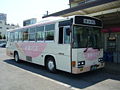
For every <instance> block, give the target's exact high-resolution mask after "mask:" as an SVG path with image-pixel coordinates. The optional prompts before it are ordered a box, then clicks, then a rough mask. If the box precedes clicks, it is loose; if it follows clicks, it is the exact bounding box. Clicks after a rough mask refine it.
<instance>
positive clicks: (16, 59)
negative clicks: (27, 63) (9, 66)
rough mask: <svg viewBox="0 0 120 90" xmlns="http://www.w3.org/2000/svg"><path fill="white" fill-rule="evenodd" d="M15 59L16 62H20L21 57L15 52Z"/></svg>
mask: <svg viewBox="0 0 120 90" xmlns="http://www.w3.org/2000/svg"><path fill="white" fill-rule="evenodd" d="M14 59H15V61H16V62H20V60H19V55H18V53H17V52H15V54H14Z"/></svg>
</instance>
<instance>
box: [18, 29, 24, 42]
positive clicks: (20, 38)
mask: <svg viewBox="0 0 120 90" xmlns="http://www.w3.org/2000/svg"><path fill="white" fill-rule="evenodd" d="M22 34H23V33H22V31H19V32H18V37H19V41H22V37H23V36H22Z"/></svg>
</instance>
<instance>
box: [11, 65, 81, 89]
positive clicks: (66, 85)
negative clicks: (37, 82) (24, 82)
mask: <svg viewBox="0 0 120 90" xmlns="http://www.w3.org/2000/svg"><path fill="white" fill-rule="evenodd" d="M9 65H10V64H9ZM10 66H12V67H14V68H18V69H20V70H22V71H25V72H28V73H30V74H33V75H36V76H38V77H41V78H43V79H46V80H49V81H52V82H54V83H57V84H60V85H63V86H65V87H67V88H70V89H72V90H80V89H79V88H75V87H72V86H71V85H69V84H65V83H62V82H60V81H57V80H53V79H51V78H48V77H45V76H42V75H40V74H36V73H33V72H30V71H27V70H24V69H21V68H19V67H16V66H13V65H10Z"/></svg>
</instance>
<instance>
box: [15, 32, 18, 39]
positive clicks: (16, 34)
mask: <svg viewBox="0 0 120 90" xmlns="http://www.w3.org/2000/svg"><path fill="white" fill-rule="evenodd" d="M15 41H18V32H15Z"/></svg>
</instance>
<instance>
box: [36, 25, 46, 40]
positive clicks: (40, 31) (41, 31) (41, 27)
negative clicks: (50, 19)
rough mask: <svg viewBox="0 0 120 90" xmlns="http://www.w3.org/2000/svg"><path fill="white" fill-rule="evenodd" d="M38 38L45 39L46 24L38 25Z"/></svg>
mask: <svg viewBox="0 0 120 90" xmlns="http://www.w3.org/2000/svg"><path fill="white" fill-rule="evenodd" d="M36 35H37V36H36V38H37V41H39V40H40V41H43V40H44V26H39V27H36Z"/></svg>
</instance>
